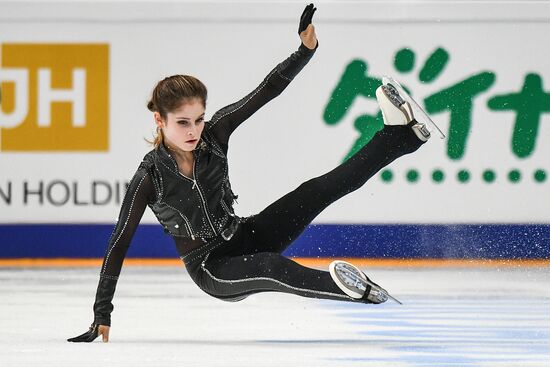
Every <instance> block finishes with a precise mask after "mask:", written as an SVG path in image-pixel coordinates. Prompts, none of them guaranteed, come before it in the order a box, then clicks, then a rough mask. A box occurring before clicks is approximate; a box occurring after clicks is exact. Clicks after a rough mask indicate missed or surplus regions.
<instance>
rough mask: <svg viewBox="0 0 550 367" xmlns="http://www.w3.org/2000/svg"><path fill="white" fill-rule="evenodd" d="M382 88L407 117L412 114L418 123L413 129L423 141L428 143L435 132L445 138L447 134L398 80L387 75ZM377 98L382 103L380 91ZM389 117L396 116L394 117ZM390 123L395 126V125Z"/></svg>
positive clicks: (383, 78)
mask: <svg viewBox="0 0 550 367" xmlns="http://www.w3.org/2000/svg"><path fill="white" fill-rule="evenodd" d="M382 86H383V87H385V88H383V92H384V93H383V94H389V95H388V98H389V99H390V101H391V102H392V104H393V105H394V106H395V107H397V108H399V109H400V110H404V111H403V113H406V114H407V115H409V114H412V116H413V117H412V119H413V120H414V122H416V123H414V122H413V125H412V128H413V129H414V130H415V133H416V135H417V136H418V137H419V138H420V139H421V140H423V141H426V140H427V139H429V138H430V134H431V133H432V132H434V131H436V132H437V134H438V135H439V137H440V138H441V139H444V138H445V134H443V131H441V129H440V128H439V127H438V126H437V125H436V124H435V122H433V120H432V119H431V118H430V116H429V115H428V114H427V113H426V111H424V109H423V108H422V107H420V105H419V104H418V103H417V102H416V101H415V100H414V99H413V98H412V97H411V96H410V95H409V94H408V93H407V91H406V90H405V89H404V88H403V87H402V86H401V84H399V82H398V81H397V80H395V79H393V78H392V77H390V76H387V75H385V76H383V77H382ZM376 96H377V99H378V102H379V103H380V98H378V97H379V93H378V90H377V95H376ZM380 108H381V109H382V111H383V112H382V114H383V115H384V109H383V107H382V106H381V107H380ZM390 110H391V109H390ZM409 111H410V113H409ZM387 117H394V116H393V115H392V116H387ZM409 122H410V121H409ZM384 123H386V118H384ZM389 123H390V124H394V125H395V123H392V122H389ZM419 135H421V136H419ZM423 137H425V139H426V140H424V138H423Z"/></svg>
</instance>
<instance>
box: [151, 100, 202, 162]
mask: <svg viewBox="0 0 550 367" xmlns="http://www.w3.org/2000/svg"><path fill="white" fill-rule="evenodd" d="M155 122H156V124H157V126H159V127H160V128H161V129H162V132H163V135H164V141H165V143H166V144H168V146H170V147H171V148H176V149H181V150H183V151H186V152H191V151H193V150H195V148H196V147H197V144H198V142H199V139H200V137H201V134H202V130H203V129H204V107H203V105H202V103H201V100H200V99H193V100H191V101H188V102H184V103H182V104H181V105H180V106H179V107H178V108H176V109H175V110H173V111H170V112H168V113H167V115H166V119H164V118H162V116H161V115H160V114H159V113H158V112H155Z"/></svg>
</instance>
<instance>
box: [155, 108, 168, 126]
mask: <svg viewBox="0 0 550 367" xmlns="http://www.w3.org/2000/svg"><path fill="white" fill-rule="evenodd" d="M153 118H154V119H155V124H157V127H159V128H163V127H164V126H165V125H166V123H165V122H164V120H163V119H162V116H161V115H160V113H158V112H156V111H155V112H153Z"/></svg>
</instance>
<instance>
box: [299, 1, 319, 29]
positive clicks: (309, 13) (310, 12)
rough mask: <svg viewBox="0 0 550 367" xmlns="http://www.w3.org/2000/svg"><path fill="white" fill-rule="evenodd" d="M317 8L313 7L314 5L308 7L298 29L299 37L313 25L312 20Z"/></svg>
mask: <svg viewBox="0 0 550 367" xmlns="http://www.w3.org/2000/svg"><path fill="white" fill-rule="evenodd" d="M316 10H317V8H314V7H313V3H312V4H309V5H308V6H306V8H305V9H304V12H303V13H302V16H301V17H300V26H299V27H298V35H300V33H302V32H303V31H305V30H306V28H307V26H308V25H309V24H310V23H311V18H313V13H315V11H316Z"/></svg>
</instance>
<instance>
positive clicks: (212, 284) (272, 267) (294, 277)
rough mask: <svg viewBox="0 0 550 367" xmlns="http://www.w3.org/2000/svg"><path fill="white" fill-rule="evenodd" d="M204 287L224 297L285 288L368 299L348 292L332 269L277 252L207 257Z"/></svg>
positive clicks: (315, 294) (306, 294) (304, 293)
mask: <svg viewBox="0 0 550 367" xmlns="http://www.w3.org/2000/svg"><path fill="white" fill-rule="evenodd" d="M201 271H202V273H203V274H202V276H201V283H202V288H203V290H205V291H206V292H207V293H209V294H211V295H213V296H215V297H218V298H221V299H236V298H239V297H242V296H247V295H250V294H254V293H260V292H270V291H271V292H284V293H292V294H296V295H299V296H303V297H310V298H323V299H333V300H343V301H356V302H365V301H360V300H357V299H353V298H351V297H349V296H348V295H346V294H345V293H344V292H342V290H341V289H340V288H339V287H338V286H337V285H336V284H335V283H334V281H333V280H332V278H331V276H330V273H329V272H326V271H321V270H316V269H311V268H308V267H305V266H302V265H300V264H298V263H296V262H294V261H292V260H291V259H288V258H286V257H284V256H281V255H280V254H277V253H273V252H260V253H255V254H249V255H241V256H222V257H215V258H209V259H207V260H206V261H205V262H204V263H203V265H202V268H201Z"/></svg>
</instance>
